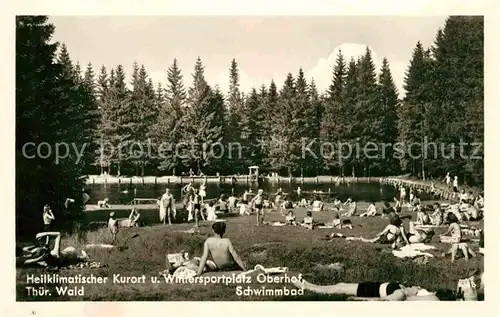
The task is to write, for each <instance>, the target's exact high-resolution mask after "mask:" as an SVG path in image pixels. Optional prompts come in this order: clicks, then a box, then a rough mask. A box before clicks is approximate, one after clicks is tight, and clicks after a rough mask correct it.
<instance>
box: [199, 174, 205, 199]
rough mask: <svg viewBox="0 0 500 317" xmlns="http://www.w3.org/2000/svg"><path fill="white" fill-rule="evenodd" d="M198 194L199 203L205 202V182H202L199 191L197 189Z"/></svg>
mask: <svg viewBox="0 0 500 317" xmlns="http://www.w3.org/2000/svg"><path fill="white" fill-rule="evenodd" d="M199 194H200V198H201V203H202V204H203V203H204V201H205V197H206V196H207V181H206V180H203V183H201V185H200V189H199Z"/></svg>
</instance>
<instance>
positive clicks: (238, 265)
mask: <svg viewBox="0 0 500 317" xmlns="http://www.w3.org/2000/svg"><path fill="white" fill-rule="evenodd" d="M212 230H213V233H214V235H213V237H210V238H208V239H207V240H205V243H204V245H203V255H202V256H201V260H200V263H199V266H198V268H197V272H196V274H197V275H198V276H200V275H201V274H203V272H204V271H205V270H207V268H206V264H207V260H208V256H209V255H210V256H211V257H212V260H213V262H214V263H215V265H216V266H217V268H216V270H218V271H233V270H242V271H246V267H245V264H244V263H243V261H242V260H241V258H240V256H239V255H238V253H236V250H235V249H234V247H233V244H232V243H231V240H229V239H228V238H224V234H225V233H226V224H225V223H224V222H216V223H214V224H213V225H212Z"/></svg>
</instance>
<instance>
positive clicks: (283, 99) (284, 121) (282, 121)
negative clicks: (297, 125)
mask: <svg viewBox="0 0 500 317" xmlns="http://www.w3.org/2000/svg"><path fill="white" fill-rule="evenodd" d="M295 98H296V89H295V80H294V78H293V76H292V74H291V73H288V74H287V77H286V79H285V83H284V85H283V88H282V89H281V91H280V93H279V99H278V102H277V107H276V110H275V116H274V119H273V131H272V132H273V140H272V142H271V144H270V153H269V161H270V165H271V168H272V169H273V170H274V171H276V172H278V173H279V172H285V171H286V173H287V174H288V175H289V176H291V175H292V172H293V171H294V170H295V171H296V170H297V169H299V168H300V167H298V166H297V165H296V160H293V159H290V157H291V155H292V153H291V150H292V149H293V148H292V145H291V142H297V140H292V139H291V135H292V132H291V129H292V128H291V127H290V125H291V123H292V121H293V109H294V107H295Z"/></svg>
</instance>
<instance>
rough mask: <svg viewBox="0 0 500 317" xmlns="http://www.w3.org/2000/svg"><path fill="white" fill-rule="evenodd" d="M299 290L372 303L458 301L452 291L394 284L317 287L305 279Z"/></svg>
mask: <svg viewBox="0 0 500 317" xmlns="http://www.w3.org/2000/svg"><path fill="white" fill-rule="evenodd" d="M294 285H295V286H296V287H297V288H300V289H304V290H308V291H312V292H315V293H319V294H338V295H348V296H349V295H350V296H355V297H354V298H352V299H358V300H370V301H440V300H456V296H455V295H454V292H453V291H451V290H444V289H443V290H438V291H437V292H435V293H431V292H429V291H427V290H425V289H423V288H421V287H419V286H411V287H406V286H404V285H401V284H399V283H394V282H385V283H382V282H362V283H338V284H334V285H316V284H313V283H309V282H308V281H306V280H304V279H300V280H297V281H294Z"/></svg>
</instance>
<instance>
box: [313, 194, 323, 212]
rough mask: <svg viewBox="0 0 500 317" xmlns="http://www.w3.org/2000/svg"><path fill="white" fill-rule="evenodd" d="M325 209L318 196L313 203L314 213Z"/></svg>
mask: <svg viewBox="0 0 500 317" xmlns="http://www.w3.org/2000/svg"><path fill="white" fill-rule="evenodd" d="M323 207H324V204H323V203H322V202H321V200H320V199H319V197H317V196H316V197H315V198H314V201H313V203H312V211H314V212H318V211H322V210H323Z"/></svg>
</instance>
